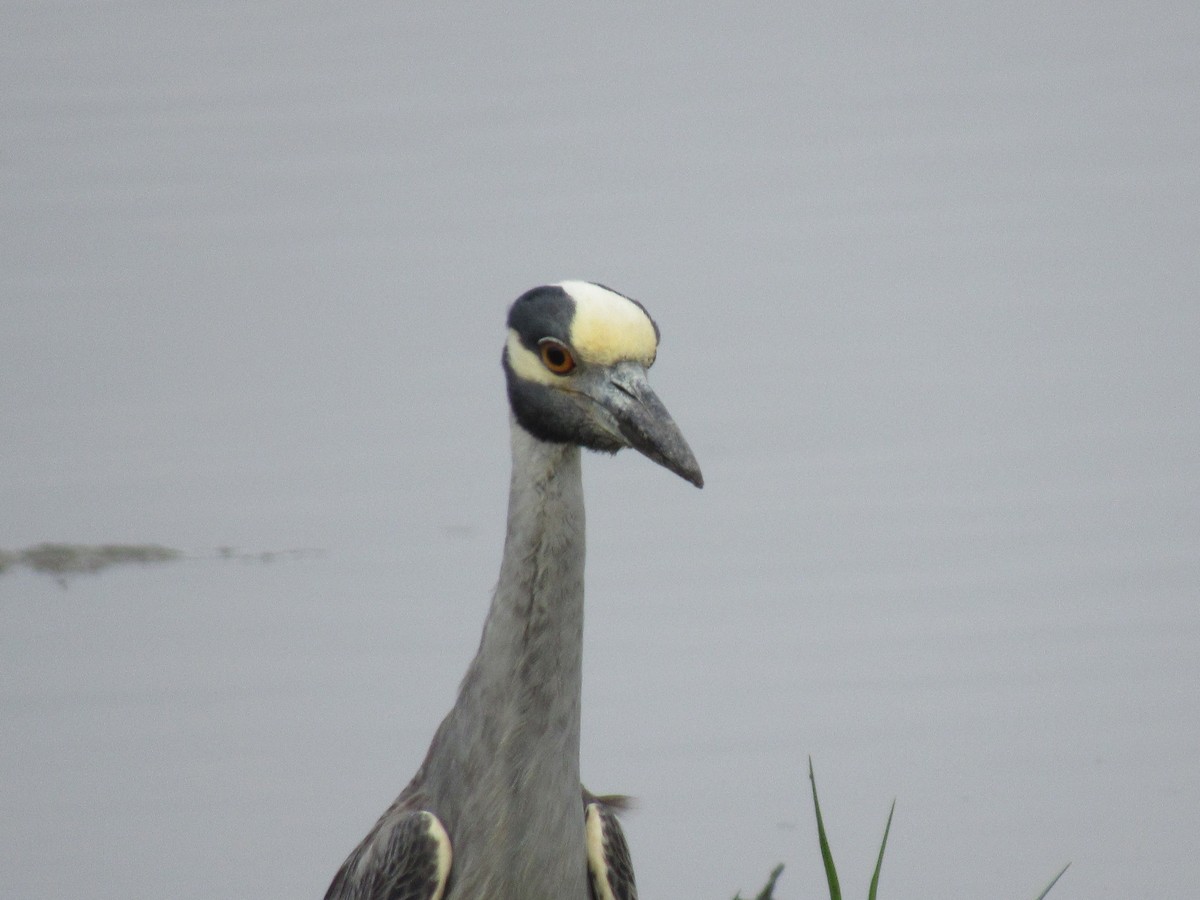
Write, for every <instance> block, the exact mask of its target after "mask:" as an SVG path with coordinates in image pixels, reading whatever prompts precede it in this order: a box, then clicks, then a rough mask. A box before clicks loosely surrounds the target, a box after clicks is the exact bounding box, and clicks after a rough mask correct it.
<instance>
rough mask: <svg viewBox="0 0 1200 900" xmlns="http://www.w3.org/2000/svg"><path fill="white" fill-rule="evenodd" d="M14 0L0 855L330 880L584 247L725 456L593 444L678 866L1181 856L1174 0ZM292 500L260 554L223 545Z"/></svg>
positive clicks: (277, 882) (482, 569) (1185, 592)
mask: <svg viewBox="0 0 1200 900" xmlns="http://www.w3.org/2000/svg"><path fill="white" fill-rule="evenodd" d="M701 6H702V7H703V8H699V7H698V6H697V5H696V4H691V3H662V4H654V5H651V4H605V5H602V6H601V5H597V6H595V7H583V6H577V5H572V6H571V7H570V8H569V9H566V8H564V7H563V6H562V5H560V4H553V3H528V4H519V5H517V6H516V7H513V8H508V9H505V10H503V11H488V10H485V9H474V10H472V11H471V12H470V13H469V14H468V13H466V12H454V11H449V10H446V9H434V8H428V9H427V8H423V7H420V6H419V5H417V4H392V3H357V4H319V5H318V4H311V5H300V6H298V5H296V4H290V3H282V2H259V3H255V4H250V5H247V4H242V3H233V2H210V3H179V2H173V3H150V4H148V3H135V2H54V0H36V2H17V0H9V2H6V3H5V4H4V5H3V7H0V313H2V315H0V547H3V548H7V549H10V550H11V549H15V548H20V547H25V546H28V545H31V544H34V543H36V542H39V541H44V540H59V541H75V542H81V543H103V542H112V541H121V542H158V543H163V544H166V545H169V546H173V547H179V548H181V549H184V550H186V551H188V552H189V553H190V554H192V555H193V556H194V557H196V558H193V559H190V560H188V561H184V562H180V563H174V564H169V565H165V566H162V567H158V568H148V569H145V568H137V567H133V568H121V569H112V570H109V571H106V572H103V573H101V574H99V575H95V576H91V577H80V578H75V579H72V580H70V581H69V582H68V585H67V587H66V588H65V589H64V588H63V587H61V586H59V585H58V584H56V583H55V581H54V580H52V579H49V578H46V577H44V576H38V575H35V574H32V573H30V572H28V571H24V570H16V569H14V570H10V571H9V572H8V573H6V574H4V575H3V576H0V722H2V723H3V731H4V736H3V739H2V740H0V871H2V872H3V873H4V876H3V879H2V881H3V885H2V886H0V894H3V895H4V896H5V897H13V898H25V900H34V898H57V897H64V896H87V897H90V898H108V897H113V898H117V897H120V898H125V897H143V896H144V897H149V896H161V895H170V896H173V897H178V898H230V897H256V898H292V897H319V896H321V895H322V894H323V892H324V890H325V888H326V886H327V884H328V882H329V880H330V878H331V877H332V875H333V873H334V871H335V870H336V868H337V866H338V865H339V864H340V863H341V861H342V859H343V858H344V857H345V855H346V853H347V852H348V851H349V850H350V849H351V848H352V847H353V846H354V844H355V843H356V842H357V841H358V840H359V839H360V837H361V836H362V834H363V833H365V831H366V829H367V828H368V827H369V826H370V824H371V823H372V822H373V821H374V820H375V818H376V816H377V815H378V814H379V813H380V812H381V811H382V810H383V809H384V807H385V806H386V805H387V804H388V803H389V802H390V801H391V799H392V798H393V796H394V795H395V794H396V793H397V792H398V791H399V790H400V788H401V787H403V785H404V784H405V782H406V781H407V780H408V778H409V777H410V776H411V774H412V773H413V771H414V770H415V768H416V766H417V764H418V763H419V762H420V759H421V757H422V755H423V753H424V751H425V748H426V746H427V743H428V740H429V738H430V736H431V735H432V733H433V730H434V728H435V727H436V725H437V723H438V721H439V720H440V718H441V716H442V715H443V714H444V712H445V711H446V710H447V709H448V708H449V705H450V703H451V702H452V700H453V696H454V693H455V690H456V687H457V683H458V679H459V677H460V676H461V674H462V672H463V671H464V669H465V666H466V664H467V661H468V660H469V658H470V656H471V654H472V653H473V651H474V649H475V646H476V644H477V641H478V636H479V627H480V625H481V623H482V621H483V615H484V612H485V610H486V607H487V602H488V597H489V592H490V590H491V587H492V584H493V580H494V578H495V573H496V570H497V566H498V562H499V558H500V549H501V543H502V539H503V527H504V510H505V504H506V499H507V496H506V495H507V478H508V443H507V427H508V424H507V410H506V406H505V400H504V392H503V384H502V377H501V372H500V366H499V356H500V348H501V345H502V340H503V321H504V314H505V309H506V306H507V304H508V303H509V302H511V300H512V299H513V298H515V297H516V296H517V295H518V294H520V293H521V292H522V291H523V290H525V289H526V288H528V287H531V286H533V285H536V284H539V283H543V282H546V281H556V280H560V279H562V278H585V279H592V280H598V281H602V282H604V283H606V284H609V285H611V286H613V287H614V288H616V289H618V290H621V291H623V292H625V293H628V294H630V295H632V296H634V297H637V298H638V299H640V300H642V301H643V302H644V303H645V304H646V305H647V306H648V308H649V309H650V310H651V311H652V313H653V314H654V315H655V317H656V318H657V320H658V322H659V324H660V326H661V328H662V331H663V344H662V350H661V352H660V354H659V362H658V365H657V366H656V368H655V370H654V383H655V385H656V387H657V388H658V390H659V392H660V395H661V396H662V397H663V398H664V400H665V402H666V403H667V405H668V407H669V408H670V409H671V410H672V412H673V413H674V414H675V417H676V419H677V420H678V421H679V423H680V424H681V426H682V427H683V430H684V432H685V434H687V436H688V438H689V440H690V442H691V444H692V446H693V448H694V449H695V451H696V454H697V456H698V458H699V459H700V462H701V464H702V466H703V468H704V474H705V477H706V479H707V486H706V487H705V489H704V490H703V491H695V490H694V489H692V488H691V487H689V486H688V485H686V484H684V483H683V482H682V481H680V480H679V479H677V478H674V477H672V476H670V475H669V474H668V473H666V472H665V471H663V470H661V469H659V468H657V467H656V466H653V465H651V464H650V463H648V462H647V461H646V460H644V459H642V458H640V457H636V456H633V455H630V454H622V455H620V456H618V457H617V458H615V459H608V458H590V459H589V460H588V461H587V463H586V470H587V471H586V474H585V481H586V490H587V493H588V498H589V504H590V505H589V537H590V548H589V606H588V616H589V618H588V631H587V647H586V673H585V681H586V688H585V698H584V710H585V713H584V751H583V752H584V761H583V762H584V771H585V773H586V775H585V777H586V780H587V783H588V784H589V786H590V787H591V788H592V789H594V790H597V791H606V792H607V791H621V792H627V793H631V794H634V795H636V796H637V797H638V798H639V799H640V809H639V811H638V812H636V813H635V814H633V815H631V816H628V817H627V826H626V827H627V833H628V834H629V837H630V841H631V844H632V847H633V852H634V858H635V861H636V864H637V873H638V878H639V881H640V884H641V888H642V894H643V896H645V897H658V898H676V897H678V898H683V897H687V898H711V900H721V898H728V897H729V896H731V895H732V894H733V892H734V891H735V890H736V889H738V888H741V889H743V890H745V891H751V890H754V889H757V888H758V887H759V886H760V885H761V883H762V882H763V880H764V879H765V877H766V875H767V872H768V870H769V869H770V868H771V866H772V865H774V864H775V863H777V862H784V863H786V864H787V866H788V868H787V870H786V871H785V873H784V876H783V880H782V881H781V882H780V885H779V893H780V895H781V896H784V897H799V896H816V895H817V894H819V893H821V891H822V890H823V887H822V886H821V885H822V881H821V876H820V869H819V867H820V861H819V857H818V854H817V852H816V837H815V827H814V825H813V820H812V812H811V808H810V804H809V800H808V796H807V790H808V785H807V780H806V777H805V765H806V759H807V757H808V755H809V754H811V755H812V756H813V757H814V760H815V765H816V770H817V778H818V783H819V785H820V787H821V789H822V800H823V801H824V806H825V812H826V824H827V826H828V828H829V832H830V840H831V841H832V843H833V849H834V853H835V857H836V858H837V859H838V861H839V863H840V865H841V867H842V876H843V886H844V887H845V888H846V890H847V891H848V893H850V894H857V895H865V891H866V885H867V881H868V879H869V873H870V869H871V866H872V864H873V861H874V853H875V851H876V849H877V847H878V841H879V837H880V834H881V832H882V828H883V823H884V819H885V817H886V813H887V807H888V804H889V803H890V802H891V800H892V799H893V797H895V798H897V799H898V804H897V809H896V821H895V825H894V828H893V832H892V839H891V842H890V844H889V847H888V856H887V859H886V862H885V865H884V871H883V886H882V891H881V893H882V895H883V896H888V897H915V896H922V897H947V898H951V897H954V898H957V897H966V896H973V897H1029V896H1033V895H1035V894H1036V893H1037V891H1038V890H1040V888H1041V887H1042V886H1044V885H1045V883H1046V882H1047V881H1048V880H1049V878H1050V877H1051V876H1052V875H1053V874H1054V872H1056V871H1057V870H1058V869H1059V868H1060V867H1061V866H1062V865H1063V864H1064V863H1065V862H1067V861H1068V860H1071V861H1073V863H1074V866H1073V868H1072V869H1071V871H1070V872H1069V873H1068V874H1067V876H1066V877H1065V878H1064V879H1063V881H1062V882H1061V883H1060V884H1059V886H1058V887H1057V888H1056V889H1055V892H1054V894H1053V896H1056V897H1063V898H1068V897H1088V898H1092V897H1122V898H1125V897H1135V896H1148V897H1149V896H1154V897H1163V896H1175V897H1180V896H1185V895H1187V894H1188V893H1189V892H1190V890H1193V889H1194V885H1195V883H1196V881H1197V880H1198V878H1200V861H1198V859H1197V856H1196V853H1195V849H1196V848H1195V834H1196V831H1197V829H1198V827H1200V766H1198V765H1197V761H1198V760H1200V691H1198V690H1197V684H1198V680H1200V678H1198V676H1200V608H1198V604H1197V600H1198V599H1200V552H1198V551H1200V546H1198V536H1200V452H1198V449H1197V446H1198V441H1200V410H1198V403H1197V398H1198V396H1200V354H1198V353H1197V349H1196V348H1197V344H1198V339H1200V333H1198V332H1200V327H1198V326H1200V301H1198V291H1197V286H1198V284H1200V252H1198V250H1200V8H1198V7H1197V6H1196V5H1195V4H1194V3H1183V2H1180V3H1176V4H1172V3H1150V4H1141V5H1134V4H1123V3H1103V2H1100V3H1091V4H1079V3H1020V2H1018V3H1015V4H1013V3H1010V4H1003V5H1000V6H995V7H984V6H979V5H974V6H963V5H959V4H933V3H925V4H917V5H916V6H912V7H908V8H905V9H904V10H899V9H897V8H895V7H894V6H893V5H890V4H885V3H851V4H845V3H836V4H835V3H809V4H803V5H797V4H790V3H774V4H759V5H756V4H736V5H735V4H729V5H728V6H725V7H721V6H718V5H714V4H708V5H701ZM221 546H229V547H235V548H239V549H243V550H248V551H257V550H292V549H304V548H311V549H316V550H321V551H324V552H323V553H321V554H313V555H304V556H300V557H298V558H286V559H279V560H278V561H277V562H275V563H274V564H264V565H259V564H252V563H249V562H246V561H242V560H236V559H235V560H220V559H214V558H212V557H213V555H214V549H215V548H217V547H221Z"/></svg>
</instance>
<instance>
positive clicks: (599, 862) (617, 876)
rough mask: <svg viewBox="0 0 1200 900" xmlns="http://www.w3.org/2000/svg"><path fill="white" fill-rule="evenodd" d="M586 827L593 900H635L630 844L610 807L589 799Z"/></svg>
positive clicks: (635, 887)
mask: <svg viewBox="0 0 1200 900" xmlns="http://www.w3.org/2000/svg"><path fill="white" fill-rule="evenodd" d="M585 828H586V833H587V861H588V873H589V874H590V876H591V877H590V879H589V883H590V885H591V896H592V900H637V885H636V883H635V882H634V880H633V862H632V860H631V859H630V858H629V845H628V844H627V843H625V834H624V832H622V831H621V823H620V822H618V821H617V816H616V814H615V813H614V812H613V810H612V808H611V807H610V806H609V805H608V804H606V803H604V802H603V801H602V800H600V799H599V798H596V799H593V800H591V802H589V803H587V806H586V813H585Z"/></svg>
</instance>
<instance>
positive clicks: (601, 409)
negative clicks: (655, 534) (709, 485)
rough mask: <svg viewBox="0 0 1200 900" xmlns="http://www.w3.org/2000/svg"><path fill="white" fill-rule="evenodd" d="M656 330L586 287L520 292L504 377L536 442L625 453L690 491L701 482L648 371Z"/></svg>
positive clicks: (611, 295) (636, 309)
mask: <svg viewBox="0 0 1200 900" xmlns="http://www.w3.org/2000/svg"><path fill="white" fill-rule="evenodd" d="M657 353H658V326H657V325H655V324H654V320H653V319H651V318H650V314H649V313H648V312H646V310H645V308H644V307H643V306H642V305H641V304H640V303H638V302H637V301H636V300H632V299H630V298H629V297H626V296H624V295H622V294H618V293H617V292H616V291H613V290H610V289H609V288H606V287H603V286H601V285H598V284H592V283H590V282H586V281H564V282H562V283H560V284H555V285H546V286H543V287H537V288H534V289H533V290H531V291H527V292H526V293H524V294H522V295H521V296H520V297H518V298H517V300H516V302H514V303H513V305H512V307H511V308H510V309H509V311H508V341H507V343H506V344H505V347H504V372H505V375H506V376H507V378H508V400H509V404H510V405H511V406H512V411H513V415H514V416H515V417H516V420H517V423H518V424H519V425H520V426H521V427H522V428H524V429H525V430H526V431H528V432H529V433H530V434H532V435H533V436H534V437H535V438H538V439H539V440H542V441H548V442H550V443H556V444H577V445H579V446H581V447H587V448H588V449H591V450H600V451H604V452H607V453H615V452H617V451H618V450H620V449H622V448H624V447H632V448H634V449H635V450H637V451H639V452H640V453H642V454H644V455H645V456H647V457H649V458H650V459H652V460H654V461H655V462H656V463H658V464H659V465H661V466H665V467H666V468H668V469H670V470H671V471H672V472H674V473H675V474H676V475H679V476H680V477H681V478H684V479H686V480H687V481H690V482H691V483H692V484H694V485H696V487H703V486H704V477H703V476H702V475H701V474H700V466H699V464H698V463H697V462H696V457H695V456H693V455H692V451H691V448H689V447H688V445H687V441H685V440H684V438H683V435H682V434H681V433H680V431H679V427H678V426H677V425H676V424H675V421H674V420H673V419H672V418H671V415H670V413H668V412H667V409H666V407H665V406H663V404H662V401H661V400H659V399H658V396H657V395H656V394H655V393H654V391H653V390H652V389H651V388H650V383H649V381H648V380H647V378H646V370H647V369H649V368H650V367H651V366H652V365H653V364H654V358H655V356H656V355H657Z"/></svg>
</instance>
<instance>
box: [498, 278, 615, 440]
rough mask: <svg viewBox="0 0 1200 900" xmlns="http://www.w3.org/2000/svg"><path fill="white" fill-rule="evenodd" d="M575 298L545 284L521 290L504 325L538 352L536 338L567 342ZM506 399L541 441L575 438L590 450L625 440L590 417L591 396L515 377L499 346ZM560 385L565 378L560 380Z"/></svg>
mask: <svg viewBox="0 0 1200 900" xmlns="http://www.w3.org/2000/svg"><path fill="white" fill-rule="evenodd" d="M574 317H575V301H574V299H572V297H571V295H570V294H568V293H567V292H566V291H565V290H563V289H562V288H561V287H557V286H555V285H545V286H543V287H537V288H534V289H533V290H530V291H526V292H525V293H524V294H522V295H521V296H520V297H518V298H517V300H516V301H515V302H514V303H513V305H512V307H511V308H510V309H509V311H508V327H509V328H511V329H512V330H513V331H515V332H516V333H517V335H518V337H519V338H520V340H521V343H522V345H524V346H525V347H526V348H528V349H529V351H530V352H532V353H534V354H537V353H538V352H539V343H538V342H539V341H541V340H542V339H543V338H554V339H555V340H557V341H561V342H562V343H563V344H565V345H567V346H568V347H569V346H570V343H571V322H572V320H573V319H574ZM503 363H504V374H505V377H506V378H507V381H508V402H509V405H510V406H511V407H512V411H513V415H515V416H516V418H517V422H519V423H520V424H521V427H523V428H524V429H525V430H526V431H528V432H529V433H530V434H532V435H533V436H534V437H535V438H537V439H538V440H541V441H547V442H549V443H552V444H578V445H580V446H582V447H587V448H588V449H591V450H602V451H606V452H609V453H615V452H616V451H617V450H620V449H621V447H623V446H625V445H624V443H622V442H621V441H620V440H619V439H616V438H614V437H613V436H612V435H611V434H610V433H608V432H606V431H603V430H601V429H599V428H598V427H597V426H596V424H595V421H594V418H595V410H594V409H593V408H592V407H594V406H595V402H594V401H593V400H591V399H589V398H588V397H586V396H585V395H583V394H582V393H579V392H576V391H572V390H566V389H558V388H555V387H550V386H547V385H545V384H539V383H537V382H533V381H528V380H526V379H524V378H521V377H519V376H518V375H517V374H516V373H515V372H514V371H513V368H512V365H511V364H510V362H509V359H508V350H507V349H505V351H504V359H503ZM564 387H565V383H564Z"/></svg>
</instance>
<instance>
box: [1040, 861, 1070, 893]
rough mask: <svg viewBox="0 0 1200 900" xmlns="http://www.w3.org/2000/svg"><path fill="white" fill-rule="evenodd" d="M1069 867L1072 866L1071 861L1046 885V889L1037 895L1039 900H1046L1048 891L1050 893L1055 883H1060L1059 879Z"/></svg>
mask: <svg viewBox="0 0 1200 900" xmlns="http://www.w3.org/2000/svg"><path fill="white" fill-rule="evenodd" d="M1069 868H1071V864H1070V863H1067V864H1066V865H1065V866H1063V867H1062V871H1061V872H1059V873H1058V874H1057V875H1055V876H1054V879H1053V880H1052V881H1051V882H1050V883H1049V884H1048V885H1046V889H1045V890H1044V891H1042V892H1041V893H1040V894H1038V895H1037V900H1045V898H1046V895H1047V894H1048V893H1050V888H1052V887H1054V885H1056V884H1058V879H1060V878H1062V877H1063V873H1064V872H1066V871H1067V869H1069Z"/></svg>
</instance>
